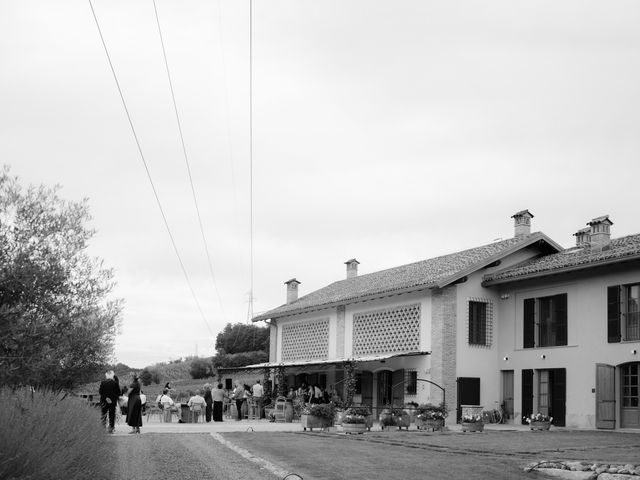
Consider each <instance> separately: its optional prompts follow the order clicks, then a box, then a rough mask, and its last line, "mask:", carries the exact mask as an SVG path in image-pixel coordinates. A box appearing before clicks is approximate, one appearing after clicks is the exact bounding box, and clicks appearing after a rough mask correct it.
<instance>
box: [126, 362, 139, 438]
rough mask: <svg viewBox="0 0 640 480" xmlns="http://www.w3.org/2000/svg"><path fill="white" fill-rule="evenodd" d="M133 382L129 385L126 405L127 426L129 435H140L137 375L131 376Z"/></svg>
mask: <svg viewBox="0 0 640 480" xmlns="http://www.w3.org/2000/svg"><path fill="white" fill-rule="evenodd" d="M132 376H133V381H132V382H131V385H129V402H128V404H127V425H129V426H130V427H131V431H130V432H129V433H140V427H141V426H142V401H141V400H140V382H139V381H138V375H136V374H135V373H134V374H132Z"/></svg>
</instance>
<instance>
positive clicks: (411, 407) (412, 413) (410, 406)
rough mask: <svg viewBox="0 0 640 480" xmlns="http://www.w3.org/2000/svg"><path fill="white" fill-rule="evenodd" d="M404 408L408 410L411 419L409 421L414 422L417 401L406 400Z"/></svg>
mask: <svg viewBox="0 0 640 480" xmlns="http://www.w3.org/2000/svg"><path fill="white" fill-rule="evenodd" d="M404 408H405V410H407V412H409V418H410V420H411V422H415V421H416V415H417V413H418V412H417V410H418V402H407V403H405V404H404Z"/></svg>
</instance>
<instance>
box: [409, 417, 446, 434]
mask: <svg viewBox="0 0 640 480" xmlns="http://www.w3.org/2000/svg"><path fill="white" fill-rule="evenodd" d="M416 425H417V427H418V430H431V431H432V432H435V431H436V430H442V429H443V428H444V418H426V419H423V418H416Z"/></svg>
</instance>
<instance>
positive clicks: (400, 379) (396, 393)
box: [391, 369, 404, 407]
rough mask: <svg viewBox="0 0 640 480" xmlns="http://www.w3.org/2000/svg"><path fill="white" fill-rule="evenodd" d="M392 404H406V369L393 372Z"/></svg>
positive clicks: (400, 405) (399, 405)
mask: <svg viewBox="0 0 640 480" xmlns="http://www.w3.org/2000/svg"><path fill="white" fill-rule="evenodd" d="M391 385H392V388H393V390H392V392H391V397H392V404H393V405H394V406H397V407H402V406H403V405H404V369H400V370H396V371H395V372H393V373H392V374H391Z"/></svg>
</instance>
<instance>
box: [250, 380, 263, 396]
mask: <svg viewBox="0 0 640 480" xmlns="http://www.w3.org/2000/svg"><path fill="white" fill-rule="evenodd" d="M251 392H252V393H253V396H254V397H262V395H263V393H264V389H263V388H262V385H260V384H259V383H256V384H255V385H254V386H253V387H251Z"/></svg>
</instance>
